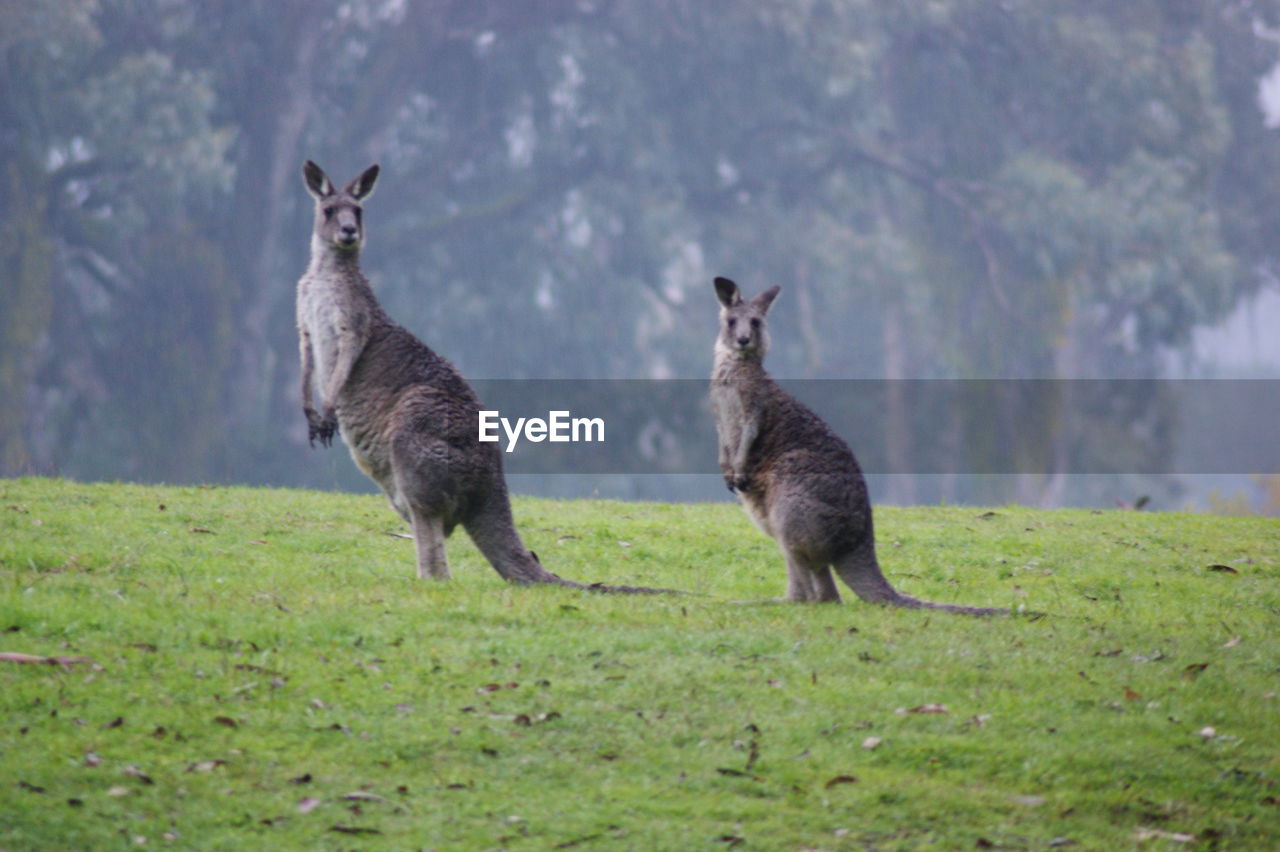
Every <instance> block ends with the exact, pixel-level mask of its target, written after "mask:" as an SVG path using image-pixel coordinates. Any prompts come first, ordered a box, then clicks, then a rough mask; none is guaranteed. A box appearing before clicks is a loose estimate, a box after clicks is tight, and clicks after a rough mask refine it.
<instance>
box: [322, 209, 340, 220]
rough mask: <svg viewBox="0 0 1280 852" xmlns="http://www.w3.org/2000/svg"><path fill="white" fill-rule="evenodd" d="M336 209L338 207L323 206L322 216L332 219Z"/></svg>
mask: <svg viewBox="0 0 1280 852" xmlns="http://www.w3.org/2000/svg"><path fill="white" fill-rule="evenodd" d="M337 210H338V208H336V207H326V208H324V218H326V219H332V218H333V214H334V213H336V212H337Z"/></svg>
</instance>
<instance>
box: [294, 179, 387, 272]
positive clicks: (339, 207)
mask: <svg viewBox="0 0 1280 852" xmlns="http://www.w3.org/2000/svg"><path fill="white" fill-rule="evenodd" d="M302 178H303V180H304V181H306V184H307V191H308V192H310V193H311V197H312V198H314V199H315V200H316V223H315V231H314V232H313V239H314V240H315V241H318V242H319V244H321V245H323V246H325V247H326V248H332V249H336V250H337V251H342V252H355V251H359V250H360V246H361V245H362V244H363V243H364V225H363V222H362V221H361V209H362V208H361V206H360V204H361V202H362V201H364V200H365V199H366V198H368V197H369V195H370V193H372V192H373V184H374V181H376V180H377V179H378V167H377V166H376V165H373V166H370V167H369V168H367V169H365V170H364V172H363V173H361V175H360V176H359V177H358V178H356V179H355V180H353V181H351V183H349V184H347V186H346V188H345V189H343V190H342V191H341V192H339V191H338V190H337V188H336V187H335V186H334V185H333V181H331V180H329V176H328V175H326V174H325V173H324V169H322V168H320V167H319V166H317V165H316V164H315V163H313V162H311V161H310V160H307V162H306V165H304V166H303V167H302Z"/></svg>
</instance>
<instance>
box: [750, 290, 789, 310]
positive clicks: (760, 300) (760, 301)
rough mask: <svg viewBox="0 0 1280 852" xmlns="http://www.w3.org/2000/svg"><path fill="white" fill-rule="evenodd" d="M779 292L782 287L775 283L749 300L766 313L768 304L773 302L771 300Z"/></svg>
mask: <svg viewBox="0 0 1280 852" xmlns="http://www.w3.org/2000/svg"><path fill="white" fill-rule="evenodd" d="M781 292H782V288H781V287H779V286H778V285H777V284H775V285H773V286H772V287H770V288H769V289H768V290H765V291H764V292H763V293H761V294H760V295H759V296H756V297H755V298H754V299H752V300H751V301H752V302H753V303H755V304H756V305H757V306H758V307H759V308H760V310H761V311H763V312H764V313H768V312H769V306H770V305H772V304H773V300H774V299H776V298H778V294H779V293H781Z"/></svg>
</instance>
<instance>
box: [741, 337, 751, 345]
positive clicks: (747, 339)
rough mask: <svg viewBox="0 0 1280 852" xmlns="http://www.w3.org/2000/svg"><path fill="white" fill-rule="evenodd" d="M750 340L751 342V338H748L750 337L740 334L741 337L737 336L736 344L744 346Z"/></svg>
mask: <svg viewBox="0 0 1280 852" xmlns="http://www.w3.org/2000/svg"><path fill="white" fill-rule="evenodd" d="M750 342H751V338H750V337H746V336H741V337H739V338H738V345H739V346H746V345H747V344H748V343H750Z"/></svg>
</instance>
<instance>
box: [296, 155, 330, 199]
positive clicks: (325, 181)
mask: <svg viewBox="0 0 1280 852" xmlns="http://www.w3.org/2000/svg"><path fill="white" fill-rule="evenodd" d="M302 180H303V181H304V182H305V183H306V185H307V191H308V192H310V193H311V194H312V195H313V196H315V198H316V200H317V201H319V200H320V199H322V198H328V197H329V196H330V195H333V193H334V192H335V191H336V190H334V188H333V181H331V180H329V176H328V175H326V174H325V173H324V169H322V168H320V167H319V166H317V165H316V164H315V163H313V162H311V161H310V160H307V162H306V163H304V164H303V166H302Z"/></svg>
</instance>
